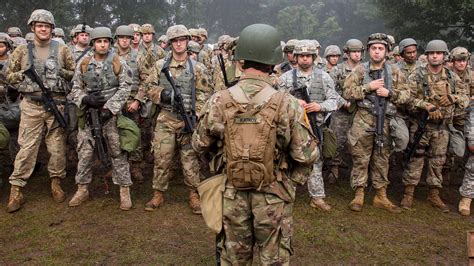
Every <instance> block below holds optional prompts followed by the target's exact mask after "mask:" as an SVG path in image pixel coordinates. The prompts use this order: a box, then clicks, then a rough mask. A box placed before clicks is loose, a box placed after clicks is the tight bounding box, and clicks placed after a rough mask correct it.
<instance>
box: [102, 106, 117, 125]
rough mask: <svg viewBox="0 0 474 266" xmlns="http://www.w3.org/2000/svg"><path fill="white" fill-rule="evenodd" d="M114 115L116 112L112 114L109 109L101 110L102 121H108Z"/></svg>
mask: <svg viewBox="0 0 474 266" xmlns="http://www.w3.org/2000/svg"><path fill="white" fill-rule="evenodd" d="M112 116H114V114H112V112H111V111H110V110H109V109H102V110H100V121H102V123H105V122H107V121H108V120H109V119H110V118H112Z"/></svg>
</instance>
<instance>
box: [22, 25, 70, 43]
mask: <svg viewBox="0 0 474 266" xmlns="http://www.w3.org/2000/svg"><path fill="white" fill-rule="evenodd" d="M27 35H28V34H27ZM64 38H65V35H64V30H63V29H61V28H55V29H54V31H53V40H55V41H57V42H59V43H62V44H65V42H64Z"/></svg>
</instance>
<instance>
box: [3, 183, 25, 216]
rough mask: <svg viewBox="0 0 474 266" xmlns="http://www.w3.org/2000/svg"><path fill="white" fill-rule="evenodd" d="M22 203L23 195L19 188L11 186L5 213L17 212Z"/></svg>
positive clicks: (23, 201) (23, 200)
mask: <svg viewBox="0 0 474 266" xmlns="http://www.w3.org/2000/svg"><path fill="white" fill-rule="evenodd" d="M24 203H25V197H23V193H21V187H19V186H12V188H11V189H10V199H9V200H8V205H7V212H14V211H18V210H19V209H21V205H23V204H24Z"/></svg>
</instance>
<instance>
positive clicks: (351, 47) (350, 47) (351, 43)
mask: <svg viewBox="0 0 474 266" xmlns="http://www.w3.org/2000/svg"><path fill="white" fill-rule="evenodd" d="M342 50H343V51H344V52H345V53H347V52H357V51H363V50H364V44H363V43H362V42H361V41H360V40H358V39H349V40H347V42H346V44H344V47H342Z"/></svg>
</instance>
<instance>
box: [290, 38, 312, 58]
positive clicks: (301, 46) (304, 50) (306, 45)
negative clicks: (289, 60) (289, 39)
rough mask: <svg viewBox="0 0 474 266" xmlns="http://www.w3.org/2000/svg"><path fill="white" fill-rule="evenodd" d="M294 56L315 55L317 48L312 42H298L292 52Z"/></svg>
mask: <svg viewBox="0 0 474 266" xmlns="http://www.w3.org/2000/svg"><path fill="white" fill-rule="evenodd" d="M293 54H294V55H308V54H310V55H317V54H318V48H317V47H316V44H315V43H314V41H312V40H301V41H298V42H297V43H296V45H295V50H293Z"/></svg>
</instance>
